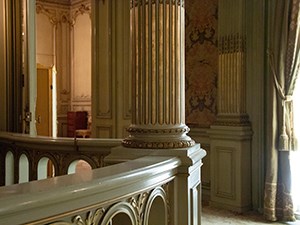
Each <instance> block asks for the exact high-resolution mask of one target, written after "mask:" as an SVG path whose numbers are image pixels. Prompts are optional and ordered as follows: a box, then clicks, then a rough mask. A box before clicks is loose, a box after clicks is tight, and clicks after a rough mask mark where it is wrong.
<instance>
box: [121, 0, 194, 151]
mask: <svg viewBox="0 0 300 225" xmlns="http://www.w3.org/2000/svg"><path fill="white" fill-rule="evenodd" d="M131 4H132V5H131V12H130V13H131V15H130V16H131V41H132V79H133V85H132V86H133V89H132V91H133V107H132V124H131V126H130V127H129V128H128V131H129V133H130V135H129V137H128V138H126V139H125V140H124V141H123V145H124V146H126V147H137V148H178V147H189V146H192V145H194V141H193V140H191V138H190V137H188V136H187V135H186V133H187V132H188V131H189V128H188V127H187V126H186V125H185V112H184V111H185V101H184V98H185V97H184V91H185V90H184V5H183V1H182V0H133V1H132V2H131Z"/></svg>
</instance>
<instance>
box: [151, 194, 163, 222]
mask: <svg viewBox="0 0 300 225" xmlns="http://www.w3.org/2000/svg"><path fill="white" fill-rule="evenodd" d="M166 215H167V214H166V207H165V203H164V201H163V199H162V198H161V197H160V196H159V197H156V198H155V199H154V201H153V203H152V205H151V209H150V213H149V220H148V225H166V224H167V217H166Z"/></svg>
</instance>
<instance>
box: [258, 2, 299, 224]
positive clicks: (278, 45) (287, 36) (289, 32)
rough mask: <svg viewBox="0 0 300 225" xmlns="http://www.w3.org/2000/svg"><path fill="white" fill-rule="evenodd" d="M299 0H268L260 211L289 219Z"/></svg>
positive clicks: (291, 205)
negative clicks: (265, 94) (262, 205)
mask: <svg viewBox="0 0 300 225" xmlns="http://www.w3.org/2000/svg"><path fill="white" fill-rule="evenodd" d="M299 5H300V0H284V1H283V0H271V1H270V7H269V26H270V29H269V32H270V35H269V46H268V47H269V50H268V56H269V58H268V59H269V63H270V72H271V74H270V76H268V79H267V89H268V93H267V124H268V125H267V130H266V133H267V137H266V142H267V143H266V144H267V148H266V178H265V196H264V214H265V217H266V219H268V220H270V221H277V220H284V221H293V220H295V218H294V213H293V202H292V197H291V171H290V160H289V157H290V150H295V149H296V145H297V141H296V138H295V135H294V122H293V98H292V97H293V92H294V88H295V82H296V80H297V76H298V72H299V55H300V53H299V49H300V43H299V26H298V20H299Z"/></svg>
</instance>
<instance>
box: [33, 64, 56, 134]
mask: <svg viewBox="0 0 300 225" xmlns="http://www.w3.org/2000/svg"><path fill="white" fill-rule="evenodd" d="M51 75H52V72H51V69H49V68H41V67H38V68H37V101H36V116H35V118H36V129H37V135H42V136H52V76H51Z"/></svg>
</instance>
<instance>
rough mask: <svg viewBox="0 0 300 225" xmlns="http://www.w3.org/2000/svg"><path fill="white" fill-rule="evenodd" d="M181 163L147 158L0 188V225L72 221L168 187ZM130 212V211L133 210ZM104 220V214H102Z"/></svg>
mask: <svg viewBox="0 0 300 225" xmlns="http://www.w3.org/2000/svg"><path fill="white" fill-rule="evenodd" d="M180 164H181V162H180V160H179V159H178V158H176V157H155V156H152V157H150V156H148V157H142V158H139V159H136V160H131V161H128V162H125V163H120V164H117V165H112V166H108V167H104V168H100V169H95V170H92V171H85V172H83V173H80V174H72V175H67V176H60V177H55V178H51V179H46V180H41V181H33V182H29V183H24V184H16V185H12V186H7V187H1V188H0V201H1V204H0V224H10V225H12V224H26V223H30V224H45V223H53V222H56V221H72V218H73V219H74V218H75V217H76V216H77V215H82V213H87V212H93V210H97V209H100V208H101V209H103V210H104V211H107V210H108V208H109V207H110V206H111V205H112V204H115V203H117V202H121V201H124V200H125V202H127V203H128V199H130V197H134V196H136V195H138V194H141V193H143V192H147V191H149V190H152V189H154V188H155V187H159V186H161V185H163V184H166V183H168V182H169V181H170V180H172V179H173V178H174V176H175V175H176V173H177V167H178V166H180ZM133 208H134V207H133ZM103 216H104V214H103Z"/></svg>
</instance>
